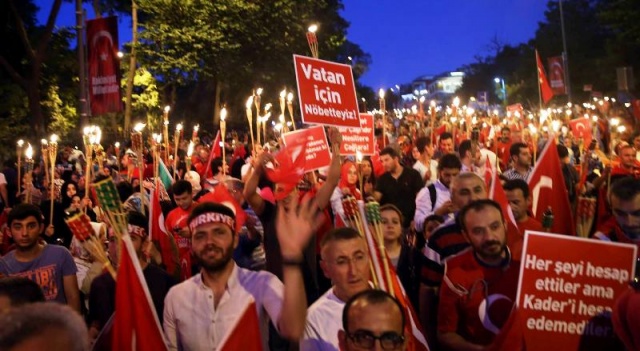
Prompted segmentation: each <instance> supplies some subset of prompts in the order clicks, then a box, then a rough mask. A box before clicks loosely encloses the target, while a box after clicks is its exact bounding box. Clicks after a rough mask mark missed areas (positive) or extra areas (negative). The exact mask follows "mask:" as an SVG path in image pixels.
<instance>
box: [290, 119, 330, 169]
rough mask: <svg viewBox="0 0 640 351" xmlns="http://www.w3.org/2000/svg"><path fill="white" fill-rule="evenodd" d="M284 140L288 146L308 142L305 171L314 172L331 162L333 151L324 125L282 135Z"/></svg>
mask: <svg viewBox="0 0 640 351" xmlns="http://www.w3.org/2000/svg"><path fill="white" fill-rule="evenodd" d="M282 141H283V142H284V144H285V145H286V146H295V145H300V144H306V145H307V147H306V148H305V150H304V152H305V160H306V163H305V167H304V171H305V172H312V171H315V170H316V169H320V168H324V167H326V166H328V165H329V164H330V163H331V152H329V143H327V135H326V134H325V132H324V127H322V126H316V127H311V128H307V129H298V130H296V131H295V132H289V133H287V134H283V135H282Z"/></svg>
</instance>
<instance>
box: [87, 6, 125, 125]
mask: <svg viewBox="0 0 640 351" xmlns="http://www.w3.org/2000/svg"><path fill="white" fill-rule="evenodd" d="M87 62H88V63H89V99H90V100H91V114H93V115H101V114H105V113H109V112H120V111H122V100H121V99H120V60H119V59H118V21H117V17H114V16H112V17H105V18H99V19H95V20H91V21H87Z"/></svg>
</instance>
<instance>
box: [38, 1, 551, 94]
mask: <svg viewBox="0 0 640 351" xmlns="http://www.w3.org/2000/svg"><path fill="white" fill-rule="evenodd" d="M36 3H37V4H39V6H40V8H41V9H40V13H39V16H38V19H39V20H40V22H44V21H46V16H47V14H48V13H49V9H50V6H51V4H50V3H51V1H50V0H36ZM546 3H547V1H546V0H344V7H345V9H344V11H343V17H344V18H346V19H347V20H348V21H349V22H350V23H351V26H350V27H349V30H348V35H347V36H348V38H349V40H351V41H353V42H355V43H357V44H360V46H361V47H362V49H363V50H364V51H366V52H368V53H369V54H371V57H372V62H373V64H372V65H371V66H370V69H369V72H367V73H366V74H365V75H364V76H363V77H362V79H361V81H362V83H364V84H365V85H369V86H371V87H372V88H374V90H377V89H378V88H379V87H392V86H393V85H395V84H402V83H409V82H411V80H413V79H414V78H416V77H418V76H421V75H425V74H439V73H443V72H446V71H452V70H455V69H457V68H459V67H460V66H462V65H464V64H467V63H471V62H473V61H474V57H475V56H476V55H481V56H485V55H487V54H489V53H490V52H489V50H488V48H489V45H490V43H491V41H492V39H493V38H495V37H497V38H498V40H499V41H500V42H502V43H505V44H517V43H521V42H525V41H527V40H529V39H531V38H532V37H533V35H534V33H535V30H536V28H537V26H538V22H539V21H541V20H542V19H543V18H544V10H545V9H546ZM85 8H86V9H87V12H88V16H89V18H92V17H93V11H92V9H91V7H90V6H85ZM119 22H120V27H119V28H120V43H123V42H125V41H128V40H130V38H131V34H130V33H131V29H130V25H131V24H130V19H129V18H128V17H126V18H122V19H121V20H120V21H119ZM74 23H75V14H74V4H73V3H66V2H65V3H63V5H62V8H61V10H60V14H59V15H58V21H57V25H58V26H71V25H73V24H74ZM321 35H322V28H320V30H319V32H318V36H321ZM320 56H322V48H320Z"/></svg>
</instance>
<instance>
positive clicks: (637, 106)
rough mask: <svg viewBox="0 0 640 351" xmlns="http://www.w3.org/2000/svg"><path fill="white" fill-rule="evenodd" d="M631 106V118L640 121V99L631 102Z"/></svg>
mask: <svg viewBox="0 0 640 351" xmlns="http://www.w3.org/2000/svg"><path fill="white" fill-rule="evenodd" d="M631 105H632V106H633V116H634V117H635V118H636V119H637V120H638V121H640V99H635V100H632V101H631Z"/></svg>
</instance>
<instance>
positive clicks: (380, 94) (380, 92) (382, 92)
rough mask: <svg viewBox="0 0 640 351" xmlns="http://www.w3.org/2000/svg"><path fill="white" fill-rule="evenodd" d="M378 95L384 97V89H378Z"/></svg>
mask: <svg viewBox="0 0 640 351" xmlns="http://www.w3.org/2000/svg"><path fill="white" fill-rule="evenodd" d="M378 96H379V97H380V99H384V89H382V88H380V90H379V91H378Z"/></svg>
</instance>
